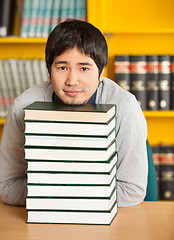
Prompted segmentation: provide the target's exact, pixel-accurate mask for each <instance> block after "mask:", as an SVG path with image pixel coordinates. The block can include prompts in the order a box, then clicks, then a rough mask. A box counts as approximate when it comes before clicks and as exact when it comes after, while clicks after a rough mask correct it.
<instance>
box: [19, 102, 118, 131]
mask: <svg viewBox="0 0 174 240" xmlns="http://www.w3.org/2000/svg"><path fill="white" fill-rule="evenodd" d="M24 110H25V120H33V121H56V122H57V121H62V122H84V123H87V122H91V123H98V124H99V123H105V124H108V123H109V122H110V121H111V119H112V118H113V117H114V116H115V114H116V106H115V105H114V104H85V105H81V106H68V105H64V104H58V103H52V102H39V101H36V102H34V103H32V104H30V105H29V106H27V107H25V109H24ZM88 135H89V134H88Z"/></svg>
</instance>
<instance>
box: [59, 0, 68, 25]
mask: <svg viewBox="0 0 174 240" xmlns="http://www.w3.org/2000/svg"><path fill="white" fill-rule="evenodd" d="M68 8H69V0H64V1H61V4H60V22H64V21H65V20H66V19H67V18H68Z"/></svg>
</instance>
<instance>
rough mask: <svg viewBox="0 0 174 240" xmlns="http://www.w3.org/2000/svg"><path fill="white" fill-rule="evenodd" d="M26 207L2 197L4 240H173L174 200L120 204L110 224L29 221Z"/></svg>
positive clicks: (0, 237) (0, 235)
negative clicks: (34, 222)
mask: <svg viewBox="0 0 174 240" xmlns="http://www.w3.org/2000/svg"><path fill="white" fill-rule="evenodd" d="M26 219H27V213H26V210H25V208H24V207H15V206H9V205H6V204H4V203H2V202H1V201H0V240H27V239H29V240H33V239H35V240H36V239H37V240H40V239H41V240H44V239H46V240H49V239H51V240H56V239H58V240H64V239H66V240H67V239H71V240H78V239H79V240H105V239H116V240H122V239H127V240H132V239H133V240H144V239H145V240H153V239H154V240H170V239H171V240H173V239H174V202H143V203H141V204H139V205H137V206H133V207H125V208H119V209H118V214H117V216H116V217H115V219H114V221H113V222H112V224H111V225H110V226H104V225H102V226H95V225H66V224H27V223H26Z"/></svg>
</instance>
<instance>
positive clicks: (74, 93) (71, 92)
mask: <svg viewBox="0 0 174 240" xmlns="http://www.w3.org/2000/svg"><path fill="white" fill-rule="evenodd" d="M64 92H65V94H66V95H67V96H69V97H76V96H78V95H80V93H82V91H80V90H64Z"/></svg>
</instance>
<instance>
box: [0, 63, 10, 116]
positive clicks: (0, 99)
mask: <svg viewBox="0 0 174 240" xmlns="http://www.w3.org/2000/svg"><path fill="white" fill-rule="evenodd" d="M9 105H10V103H9V102H8V88H7V82H6V79H5V73H4V64H3V60H0V117H6V115H7V112H8V109H9Z"/></svg>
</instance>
